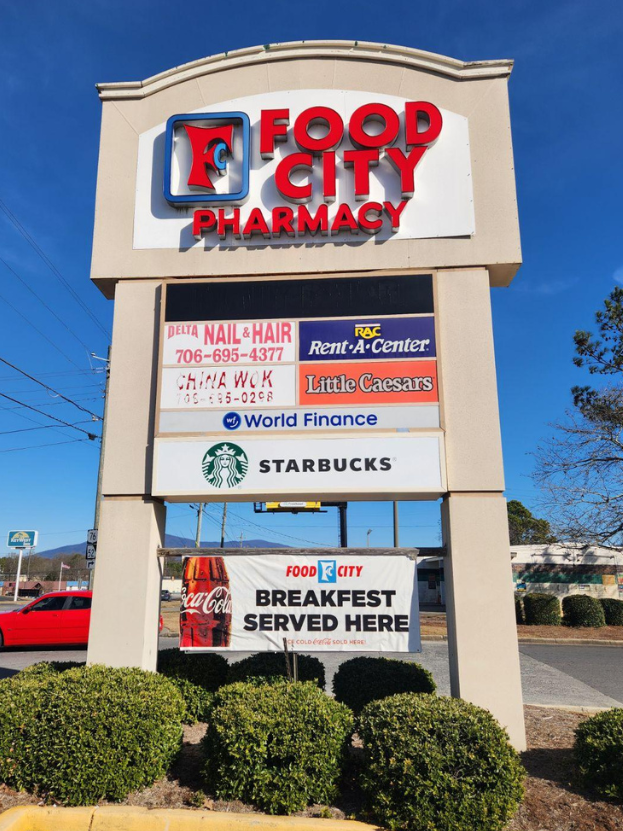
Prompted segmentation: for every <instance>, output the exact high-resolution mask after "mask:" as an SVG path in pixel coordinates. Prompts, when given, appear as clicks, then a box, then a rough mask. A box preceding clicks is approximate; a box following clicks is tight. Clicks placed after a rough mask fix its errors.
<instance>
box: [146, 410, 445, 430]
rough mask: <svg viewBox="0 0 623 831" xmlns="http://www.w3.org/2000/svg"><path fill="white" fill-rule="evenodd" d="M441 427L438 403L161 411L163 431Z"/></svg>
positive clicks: (160, 426)
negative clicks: (247, 410)
mask: <svg viewBox="0 0 623 831" xmlns="http://www.w3.org/2000/svg"><path fill="white" fill-rule="evenodd" d="M434 427H439V405H438V404H422V405H420V406H417V407H413V406H411V407H388V406H384V407H332V408H329V407H323V408H322V409H316V410H312V409H307V408H303V407H301V408H299V409H296V410H286V409H278V408H275V409H262V408H258V409H253V410H252V411H251V412H246V408H240V409H238V410H236V409H231V410H197V411H189V410H176V411H174V412H173V411H164V412H161V413H160V425H159V432H160V433H161V434H162V433H228V434H230V435H232V438H233V435H234V434H235V433H290V432H295V431H301V432H305V433H308V432H318V431H322V430H324V431H327V430H330V431H333V430H352V431H361V430H374V429H376V430H395V429H403V430H408V429H414V428H434Z"/></svg>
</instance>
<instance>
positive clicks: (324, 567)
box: [318, 560, 337, 583]
mask: <svg viewBox="0 0 623 831" xmlns="http://www.w3.org/2000/svg"><path fill="white" fill-rule="evenodd" d="M318 582H319V583H335V582H337V565H336V563H335V560H318Z"/></svg>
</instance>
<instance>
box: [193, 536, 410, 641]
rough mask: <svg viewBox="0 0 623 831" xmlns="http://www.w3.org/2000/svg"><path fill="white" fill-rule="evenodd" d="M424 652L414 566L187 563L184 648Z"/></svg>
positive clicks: (231, 560)
mask: <svg viewBox="0 0 623 831" xmlns="http://www.w3.org/2000/svg"><path fill="white" fill-rule="evenodd" d="M284 638H286V640H287V642H288V645H289V646H290V647H291V648H292V649H294V650H296V651H304V652H349V651H355V652H361V651H364V652H365V651H371V652H372V651H374V652H419V651H420V649H421V644H420V632H419V611H418V593H417V576H416V564H415V561H414V560H411V559H409V558H407V557H399V556H382V555H381V556H378V555H377V556H355V555H351V556H339V555H337V556H331V555H327V554H326V552H324V553H323V554H322V555H321V556H317V557H314V556H312V555H297V554H292V555H289V554H285V555H256V556H230V557H188V558H186V559H185V562H184V580H183V586H182V606H181V615H180V648H181V649H183V650H185V651H194V652H206V651H207V652H226V651H229V650H231V651H238V650H240V651H244V652H258V651H281V650H283V639H284Z"/></svg>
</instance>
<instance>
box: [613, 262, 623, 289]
mask: <svg viewBox="0 0 623 831" xmlns="http://www.w3.org/2000/svg"><path fill="white" fill-rule="evenodd" d="M612 276H613V278H614V282H615V283H621V284H622V285H623V265H620V266H619V267H618V268H616V269H615V270H614V274H613V275H612Z"/></svg>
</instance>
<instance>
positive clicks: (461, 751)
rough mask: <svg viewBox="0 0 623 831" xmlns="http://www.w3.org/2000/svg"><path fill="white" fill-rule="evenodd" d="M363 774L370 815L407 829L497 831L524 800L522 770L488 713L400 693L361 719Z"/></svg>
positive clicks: (372, 706) (450, 701)
mask: <svg viewBox="0 0 623 831" xmlns="http://www.w3.org/2000/svg"><path fill="white" fill-rule="evenodd" d="M359 733H360V736H361V738H362V739H363V744H364V767H363V775H362V779H361V784H362V788H363V790H364V794H365V796H366V798H367V800H368V803H369V806H370V808H371V809H372V811H373V813H374V815H375V817H376V819H377V820H378V822H379V823H380V824H382V825H384V826H385V827H387V828H390V829H407V831H424V829H426V831H432V829H434V831H472V830H473V829H486V831H498V829H501V828H503V827H504V826H505V825H506V823H507V822H508V821H509V819H510V818H511V817H512V816H513V814H514V813H515V810H516V809H517V806H518V805H519V803H520V802H521V799H522V797H523V785H522V781H523V777H524V775H525V771H524V769H523V767H522V765H521V762H520V761H519V755H518V754H517V753H516V751H515V750H514V749H513V748H512V747H511V745H510V744H509V742H508V736H507V734H506V732H505V731H504V730H503V729H502V728H501V727H500V725H499V724H498V723H497V721H496V720H495V719H494V718H493V716H492V715H491V714H490V713H488V712H487V711H486V710H481V709H480V708H479V707H476V706H474V705H473V704H469V703H468V702H466V701H462V700H460V699H456V698H435V697H434V696H430V695H414V694H413V693H406V694H404V695H395V696H392V697H391V698H386V699H384V700H383V701H374V702H372V703H371V704H368V706H367V707H366V708H365V709H364V711H363V713H362V715H361V717H360V728H359Z"/></svg>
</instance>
